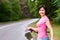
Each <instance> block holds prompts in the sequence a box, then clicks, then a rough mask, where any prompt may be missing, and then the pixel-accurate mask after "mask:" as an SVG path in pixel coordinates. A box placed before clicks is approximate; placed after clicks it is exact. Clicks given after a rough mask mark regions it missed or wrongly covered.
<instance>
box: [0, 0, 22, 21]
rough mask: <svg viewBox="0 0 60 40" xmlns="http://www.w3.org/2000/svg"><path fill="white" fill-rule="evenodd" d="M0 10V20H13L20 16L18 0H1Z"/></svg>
mask: <svg viewBox="0 0 60 40" xmlns="http://www.w3.org/2000/svg"><path fill="white" fill-rule="evenodd" d="M0 10H1V11H0V22H1V21H14V20H19V19H20V18H22V14H21V10H20V4H19V0H1V1H0Z"/></svg>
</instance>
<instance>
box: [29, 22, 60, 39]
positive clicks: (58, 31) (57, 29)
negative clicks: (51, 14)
mask: <svg viewBox="0 0 60 40" xmlns="http://www.w3.org/2000/svg"><path fill="white" fill-rule="evenodd" d="M36 23H37V22H34V23H32V24H30V26H32V27H37V26H36ZM51 24H52V27H53V30H54V40H60V25H59V24H54V23H51ZM48 31H49V30H48ZM33 35H34V37H35V38H37V33H35V32H33ZM48 36H49V38H50V33H48Z"/></svg>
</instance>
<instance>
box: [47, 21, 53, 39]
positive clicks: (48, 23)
mask: <svg viewBox="0 0 60 40" xmlns="http://www.w3.org/2000/svg"><path fill="white" fill-rule="evenodd" d="M46 25H47V27H48V28H49V29H50V34H51V40H53V28H52V26H51V24H50V21H47V22H46Z"/></svg>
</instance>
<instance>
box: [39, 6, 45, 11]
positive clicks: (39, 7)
mask: <svg viewBox="0 0 60 40" xmlns="http://www.w3.org/2000/svg"><path fill="white" fill-rule="evenodd" d="M42 7H43V8H44V9H45V11H46V6H45V5H40V6H39V8H38V11H39V10H40V8H42Z"/></svg>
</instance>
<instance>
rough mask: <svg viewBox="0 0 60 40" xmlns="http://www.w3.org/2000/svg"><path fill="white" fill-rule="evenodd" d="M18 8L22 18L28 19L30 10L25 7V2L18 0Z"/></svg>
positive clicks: (24, 0) (25, 0)
mask: <svg viewBox="0 0 60 40" xmlns="http://www.w3.org/2000/svg"><path fill="white" fill-rule="evenodd" d="M20 6H21V12H22V14H23V17H30V10H29V7H28V5H27V0H20Z"/></svg>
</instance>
